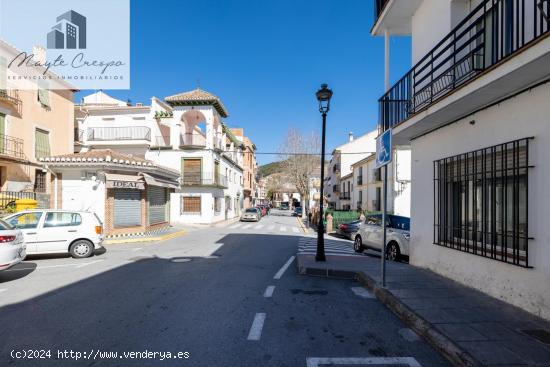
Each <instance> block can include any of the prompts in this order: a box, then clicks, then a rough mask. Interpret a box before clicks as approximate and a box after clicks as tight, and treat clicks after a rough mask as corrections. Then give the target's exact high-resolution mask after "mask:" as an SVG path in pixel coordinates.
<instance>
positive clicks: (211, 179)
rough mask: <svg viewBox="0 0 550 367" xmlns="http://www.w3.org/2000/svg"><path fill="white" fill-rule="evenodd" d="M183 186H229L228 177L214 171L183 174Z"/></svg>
mask: <svg viewBox="0 0 550 367" xmlns="http://www.w3.org/2000/svg"><path fill="white" fill-rule="evenodd" d="M180 180H181V185H182V186H184V187H185V186H213V187H219V188H227V187H228V185H227V177H226V176H224V175H221V174H216V173H214V172H196V173H195V172H187V173H185V172H184V173H182V175H181V179H180Z"/></svg>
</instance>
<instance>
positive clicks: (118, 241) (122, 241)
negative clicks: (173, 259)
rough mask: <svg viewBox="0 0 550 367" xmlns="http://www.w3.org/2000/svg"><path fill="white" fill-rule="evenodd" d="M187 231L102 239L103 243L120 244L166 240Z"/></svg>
mask: <svg viewBox="0 0 550 367" xmlns="http://www.w3.org/2000/svg"><path fill="white" fill-rule="evenodd" d="M185 233H187V232H186V231H185V230H181V231H177V232H174V233H169V234H165V235H163V236H157V237H144V238H139V237H136V238H126V239H125V238H121V239H111V240H106V241H103V244H104V245H122V244H125V243H143V242H154V241H166V240H171V239H172V238H176V237H180V236H183V235H184V234H185Z"/></svg>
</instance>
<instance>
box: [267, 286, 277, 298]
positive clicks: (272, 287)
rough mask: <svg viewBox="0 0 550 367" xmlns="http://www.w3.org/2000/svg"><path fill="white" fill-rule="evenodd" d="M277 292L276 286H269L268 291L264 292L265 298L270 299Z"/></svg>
mask: <svg viewBox="0 0 550 367" xmlns="http://www.w3.org/2000/svg"><path fill="white" fill-rule="evenodd" d="M274 290H275V286H274V285H270V286H268V287H267V288H266V289H265V292H264V297H265V298H270V297H272V296H273V291H274Z"/></svg>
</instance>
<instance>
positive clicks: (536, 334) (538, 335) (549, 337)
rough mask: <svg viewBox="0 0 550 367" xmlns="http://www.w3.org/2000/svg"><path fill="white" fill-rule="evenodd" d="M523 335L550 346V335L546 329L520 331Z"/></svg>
mask: <svg viewBox="0 0 550 367" xmlns="http://www.w3.org/2000/svg"><path fill="white" fill-rule="evenodd" d="M520 331H521V332H522V333H524V334H527V335H529V336H530V337H532V338H535V339H537V340H538V341H539V342H541V343H544V344H549V345H550V333H549V332H548V331H547V330H544V329H530V330H520Z"/></svg>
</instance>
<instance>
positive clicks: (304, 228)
mask: <svg viewBox="0 0 550 367" xmlns="http://www.w3.org/2000/svg"><path fill="white" fill-rule="evenodd" d="M296 220H297V221H298V225H299V226H300V228H301V229H302V231H303V232H304V233H309V232H308V230H307V228H306V226H305V225H304V223H302V219H301V218H298V217H296Z"/></svg>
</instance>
